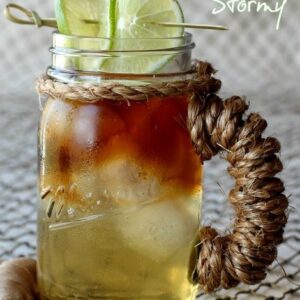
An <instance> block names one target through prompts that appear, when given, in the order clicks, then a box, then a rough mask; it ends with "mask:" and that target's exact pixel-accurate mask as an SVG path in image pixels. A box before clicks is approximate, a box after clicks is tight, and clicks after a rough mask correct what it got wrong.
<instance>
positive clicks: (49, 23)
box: [4, 3, 228, 30]
mask: <svg viewBox="0 0 300 300" xmlns="http://www.w3.org/2000/svg"><path fill="white" fill-rule="evenodd" d="M12 9H15V10H19V11H20V12H22V13H23V14H25V15H26V17H27V20H25V19H21V18H19V17H16V16H15V15H13V13H12V11H11V10H12ZM4 15H5V17H6V18H7V19H8V20H10V21H11V22H14V23H17V24H22V25H36V26H38V27H43V26H46V27H52V28H57V22H56V19H53V18H47V19H42V18H41V17H40V16H39V15H38V14H37V13H36V12H35V11H33V10H29V9H27V8H24V7H22V6H20V5H18V4H15V3H10V4H8V5H6V7H5V9H4ZM83 21H84V22H85V23H87V24H99V23H100V22H99V21H94V20H83ZM150 24H155V25H160V26H164V27H184V28H194V29H211V30H228V29H227V28H226V27H223V26H219V25H209V24H190V23H174V22H150Z"/></svg>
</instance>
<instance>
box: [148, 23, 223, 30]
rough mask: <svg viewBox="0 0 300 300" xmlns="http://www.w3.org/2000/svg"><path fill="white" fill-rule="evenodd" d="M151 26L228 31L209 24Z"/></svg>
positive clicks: (163, 24)
mask: <svg viewBox="0 0 300 300" xmlns="http://www.w3.org/2000/svg"><path fill="white" fill-rule="evenodd" d="M151 24H155V25H161V26H164V27H184V28H194V29H211V30H228V28H226V27H224V26H220V25H209V24H191V23H173V22H151Z"/></svg>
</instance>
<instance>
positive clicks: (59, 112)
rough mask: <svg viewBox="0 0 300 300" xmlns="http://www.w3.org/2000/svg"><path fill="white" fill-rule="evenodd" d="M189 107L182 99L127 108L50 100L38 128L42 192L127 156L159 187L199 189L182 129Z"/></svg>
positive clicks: (120, 104)
mask: <svg viewBox="0 0 300 300" xmlns="http://www.w3.org/2000/svg"><path fill="white" fill-rule="evenodd" d="M187 105H188V101H187V97H184V96H181V97H168V98H167V97H165V98H159V97H156V98H152V99H149V100H148V101H142V102H134V101H131V102H130V103H127V102H114V101H98V102H97V103H82V102H80V101H62V100H50V101H49V102H48V104H47V106H46V108H45V112H44V115H43V119H42V124H41V139H43V140H44V143H42V144H43V147H42V149H41V152H42V153H41V156H42V158H43V157H44V158H45V159H46V160H44V161H43V160H42V161H43V165H44V167H43V168H41V170H42V187H46V186H57V184H56V182H60V183H61V184H63V185H64V186H71V185H72V184H73V183H74V182H72V180H71V178H72V174H74V173H76V172H80V171H82V170H84V171H88V170H91V174H93V172H92V170H94V169H99V168H101V167H102V166H103V165H105V164H107V163H109V162H110V161H115V160H117V159H124V157H126V159H130V160H132V161H133V162H134V163H136V164H137V165H139V166H140V167H141V169H142V170H145V171H146V172H151V174H153V175H154V176H156V177H157V178H158V179H159V181H160V183H161V184H162V185H164V184H166V185H169V184H170V185H174V186H177V187H180V188H181V189H184V190H194V189H197V188H199V185H200V181H201V162H200V160H199V158H198V157H197V155H196V154H195V152H194V149H193V146H192V144H191V141H190V136H189V133H188V130H187V128H186V118H187ZM143 173H144V172H143V171H141V172H140V176H141V177H142V176H143ZM91 176H92V175H91Z"/></svg>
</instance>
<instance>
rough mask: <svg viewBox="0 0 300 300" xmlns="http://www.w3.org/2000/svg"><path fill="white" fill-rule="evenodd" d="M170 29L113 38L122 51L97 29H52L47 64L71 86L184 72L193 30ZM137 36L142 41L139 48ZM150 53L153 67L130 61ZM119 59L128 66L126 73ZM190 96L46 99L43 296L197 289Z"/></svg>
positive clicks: (128, 295) (145, 294) (189, 293)
mask: <svg viewBox="0 0 300 300" xmlns="http://www.w3.org/2000/svg"><path fill="white" fill-rule="evenodd" d="M167 40H168V43H166V39H159V38H158V39H143V40H139V39H135V40H118V42H119V43H120V44H122V49H126V50H123V51H107V50H102V49H101V47H102V46H103V45H105V43H107V42H108V41H107V40H106V39H99V38H84V37H74V36H65V35H61V34H58V33H54V44H53V47H52V48H51V52H52V66H51V67H50V68H49V69H48V75H49V76H50V77H51V78H53V79H56V80H57V81H59V82H64V83H73V84H77V85H82V84H102V83H104V82H106V83H115V82H122V83H126V85H128V86H136V85H139V86H141V85H144V84H145V85H146V84H149V83H155V82H161V81H175V80H185V79H189V78H191V77H192V76H193V75H192V73H191V72H189V70H190V69H191V52H192V49H193V48H194V43H193V41H192V36H191V35H190V34H185V35H184V36H183V37H178V38H169V39H167ZM162 41H164V42H163V43H161V42H162ZM140 43H143V45H145V44H149V49H147V50H142V51H141V50H136V49H139V44H140ZM161 44H164V45H167V46H168V47H164V48H163V49H160V48H159V46H160V45H161ZM126 45H128V46H126ZM147 59H148V60H151V62H153V61H156V62H157V63H158V65H159V64H161V66H160V67H159V68H157V66H156V71H155V72H154V71H153V70H150V69H151V68H153V64H149V65H148V66H147V65H145V68H144V69H143V70H142V72H141V71H140V72H137V70H139V69H140V66H141V64H142V63H144V62H145V60H146V61H147ZM106 64H108V65H109V69H110V71H113V73H112V72H110V73H108V72H107V70H106V69H105V68H106V67H105V65H106ZM122 65H127V66H129V65H131V68H129V69H128V68H127V69H126V73H124V70H122V69H119V70H118V66H122ZM113 66H115V67H113ZM157 69H158V70H157ZM131 71H132V72H135V73H134V74H133V73H132V72H131ZM128 72H130V74H128ZM189 97H190V95H184V94H183V95H180V96H176V97H162V98H160V97H153V98H151V99H148V100H147V101H114V100H113V99H112V100H108V99H106V100H101V99H99V101H96V102H90V103H88V102H84V101H82V99H77V100H74V99H73V100H70V99H58V98H51V97H50V98H49V99H48V100H47V101H46V103H45V105H44V107H43V113H42V117H41V123H40V134H39V167H40V181H39V185H40V192H41V200H40V202H39V215H38V278H39V286H40V290H41V297H42V299H44V300H45V299H47V300H54V299H139V300H146V299H163V300H175V299H176V300H177V299H178V300H179V299H180V300H192V299H195V297H196V292H197V286H196V285H195V284H194V283H193V280H192V277H193V271H194V268H195V264H196V253H195V252H196V250H195V245H196V244H197V242H198V241H197V239H198V234H199V226H200V206H201V195H202V185H201V180H202V163H201V161H200V159H199V158H198V156H197V155H196V153H195V152H194V149H193V146H192V143H191V140H190V136H189V132H188V130H187V128H186V118H187V107H188V99H189Z"/></svg>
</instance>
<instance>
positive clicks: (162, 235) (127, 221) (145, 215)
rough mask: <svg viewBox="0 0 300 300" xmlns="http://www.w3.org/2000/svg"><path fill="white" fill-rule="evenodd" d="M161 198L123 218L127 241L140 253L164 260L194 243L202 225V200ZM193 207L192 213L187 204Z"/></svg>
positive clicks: (155, 259) (158, 260) (124, 233)
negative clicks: (200, 212) (200, 201)
mask: <svg viewBox="0 0 300 300" xmlns="http://www.w3.org/2000/svg"><path fill="white" fill-rule="evenodd" d="M173 196H174V198H173V199H168V200H164V201H158V202H156V203H151V204H149V205H146V206H143V207H140V209H138V210H136V211H134V212H131V213H129V214H127V215H126V216H125V217H124V218H122V219H120V224H119V230H120V231H121V232H122V235H123V239H124V243H126V244H127V246H128V247H130V248H131V249H135V251H137V252H139V253H140V254H142V255H144V256H146V257H148V258H151V259H153V260H154V261H155V262H162V261H164V260H166V259H168V258H170V257H171V256H172V255H173V254H174V253H175V252H176V251H178V250H180V249H184V248H185V247H189V246H191V244H192V242H193V240H194V239H195V236H196V233H197V230H198V227H199V219H198V215H199V201H196V200H193V201H191V202H190V203H189V199H184V200H182V199H181V200H178V199H177V201H176V199H175V197H176V196H175V195H173ZM191 205H192V206H193V208H194V209H193V213H192V214H190V211H191V209H190V208H187V206H191Z"/></svg>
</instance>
